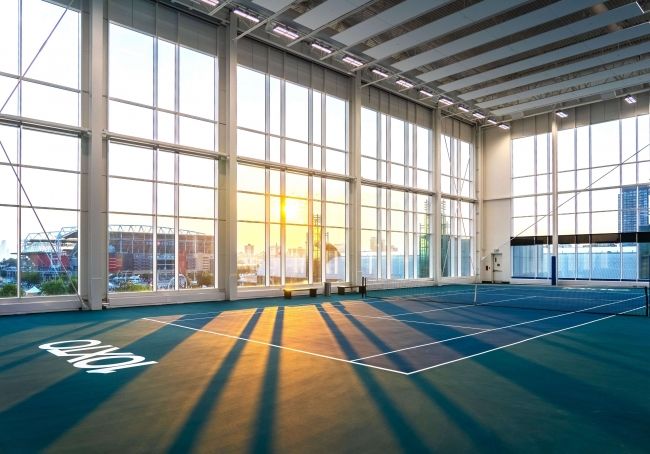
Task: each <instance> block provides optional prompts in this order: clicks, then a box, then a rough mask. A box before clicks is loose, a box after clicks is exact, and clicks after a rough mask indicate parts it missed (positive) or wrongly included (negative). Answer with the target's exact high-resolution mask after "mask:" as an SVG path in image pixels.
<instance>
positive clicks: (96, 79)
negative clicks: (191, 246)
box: [80, 0, 108, 310]
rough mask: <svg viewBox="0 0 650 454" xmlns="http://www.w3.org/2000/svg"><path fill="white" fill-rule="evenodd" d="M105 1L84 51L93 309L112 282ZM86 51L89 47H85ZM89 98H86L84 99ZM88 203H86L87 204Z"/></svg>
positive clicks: (87, 291) (87, 241)
mask: <svg viewBox="0 0 650 454" xmlns="http://www.w3.org/2000/svg"><path fill="white" fill-rule="evenodd" d="M104 7H105V2H104V0H92V1H91V2H90V30H89V34H90V49H89V55H87V54H86V52H84V57H88V58H84V60H85V62H87V64H88V65H89V72H90V80H89V81H88V82H89V85H88V88H89V90H90V99H88V100H87V101H88V102H84V106H85V107H84V108H85V109H88V110H87V112H88V114H89V117H88V121H89V123H88V126H89V129H90V138H89V139H88V140H87V141H85V146H87V173H86V175H82V182H83V183H82V194H84V195H83V197H85V204H83V203H82V213H81V227H82V228H81V229H80V231H81V235H80V240H81V245H80V246H81V247H83V248H85V253H84V254H83V256H82V261H83V259H84V258H85V265H84V264H82V267H81V269H85V270H86V273H87V274H86V278H85V279H84V281H85V282H84V286H86V287H85V288H84V286H82V288H81V291H82V295H83V297H84V299H86V301H87V305H88V307H89V308H90V309H92V310H97V309H101V308H102V303H103V302H104V301H105V300H106V298H107V294H106V293H107V285H108V284H107V281H108V253H107V248H108V239H107V237H108V233H107V232H108V214H107V212H108V206H107V205H108V202H107V179H106V178H107V177H106V175H107V173H108V163H107V156H106V154H107V153H106V143H105V141H104V139H103V137H102V134H103V132H104V130H105V129H106V117H107V115H106V98H105V96H104V95H105V94H106V87H107V86H108V83H107V70H108V68H107V64H106V61H107V47H108V46H107V42H106V29H105V23H106V22H105V20H104ZM84 50H85V49H84ZM84 101H86V100H84ZM84 205H85V206H84Z"/></svg>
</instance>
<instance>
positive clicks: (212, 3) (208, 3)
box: [201, 0, 219, 6]
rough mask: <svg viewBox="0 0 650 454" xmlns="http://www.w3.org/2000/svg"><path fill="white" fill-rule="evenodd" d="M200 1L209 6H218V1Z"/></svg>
mask: <svg viewBox="0 0 650 454" xmlns="http://www.w3.org/2000/svg"><path fill="white" fill-rule="evenodd" d="M201 1H202V2H203V3H205V4H207V5H210V6H217V5H218V4H219V0H201Z"/></svg>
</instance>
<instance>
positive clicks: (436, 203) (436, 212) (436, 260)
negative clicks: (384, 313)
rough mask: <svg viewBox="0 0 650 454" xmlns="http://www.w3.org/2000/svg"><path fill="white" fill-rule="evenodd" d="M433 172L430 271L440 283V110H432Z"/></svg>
mask: <svg viewBox="0 0 650 454" xmlns="http://www.w3.org/2000/svg"><path fill="white" fill-rule="evenodd" d="M432 128H433V147H432V151H433V161H432V162H433V172H431V173H432V178H433V186H432V188H433V190H434V191H435V195H434V196H433V206H432V207H431V216H432V222H433V246H432V248H431V249H432V251H433V254H431V255H432V260H433V264H432V265H433V266H432V267H431V269H432V270H433V279H434V281H435V282H436V283H438V282H439V281H440V276H441V274H442V267H441V266H440V264H441V263H442V260H441V257H440V254H442V248H441V246H440V241H441V232H440V229H441V226H442V222H441V219H442V216H441V213H440V206H441V204H442V197H441V195H440V188H441V184H440V163H441V152H440V151H441V149H442V145H441V137H442V121H441V119H440V109H433V125H432Z"/></svg>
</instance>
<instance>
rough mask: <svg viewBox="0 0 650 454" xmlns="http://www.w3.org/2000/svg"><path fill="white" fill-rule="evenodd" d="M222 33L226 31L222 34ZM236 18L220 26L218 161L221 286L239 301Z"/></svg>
mask: <svg viewBox="0 0 650 454" xmlns="http://www.w3.org/2000/svg"><path fill="white" fill-rule="evenodd" d="M222 30H223V31H222ZM236 37H237V16H235V15H234V14H231V15H230V24H229V25H228V27H227V28H225V29H224V28H223V27H220V32H219V38H220V39H219V43H223V45H222V46H221V47H220V50H221V52H220V56H219V61H220V62H221V67H222V68H223V71H219V74H220V75H223V77H220V80H219V87H220V92H221V96H219V100H220V103H222V105H220V106H219V107H220V109H219V111H220V113H221V114H222V115H220V117H219V129H220V131H219V142H220V143H219V150H222V151H224V152H225V153H227V154H228V159H227V160H220V161H219V220H220V222H219V230H218V231H219V237H218V238H219V239H218V251H217V257H218V262H217V263H218V270H219V279H218V281H217V282H218V285H217V286H218V287H219V288H223V289H224V291H225V298H226V299H227V300H233V299H237V41H236V39H235V38H236Z"/></svg>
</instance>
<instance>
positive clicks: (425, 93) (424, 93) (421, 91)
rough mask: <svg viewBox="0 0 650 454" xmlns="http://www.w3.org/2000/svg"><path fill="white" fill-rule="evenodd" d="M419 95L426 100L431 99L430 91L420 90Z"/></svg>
mask: <svg viewBox="0 0 650 454" xmlns="http://www.w3.org/2000/svg"><path fill="white" fill-rule="evenodd" d="M420 93H421V94H423V95H424V96H426V97H427V98H431V97H433V93H431V92H430V91H426V90H420Z"/></svg>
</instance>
